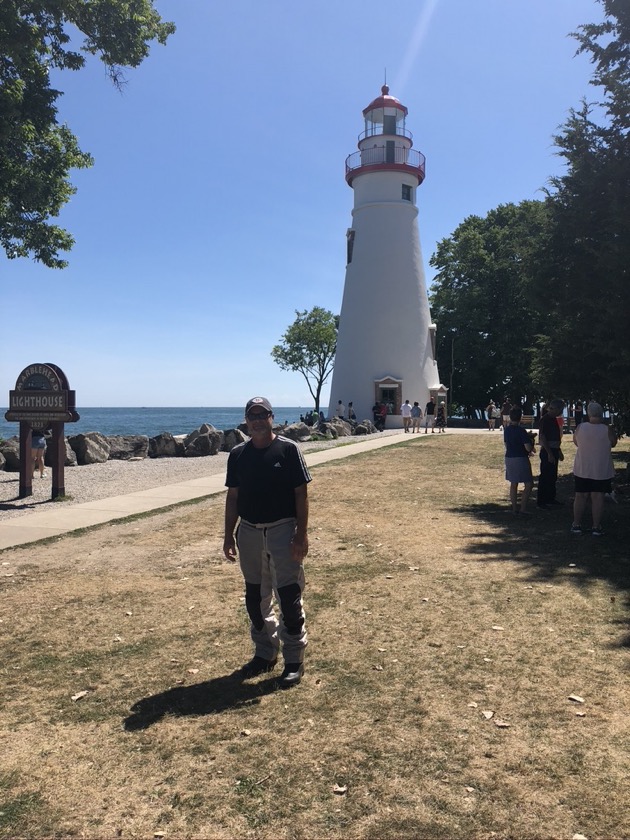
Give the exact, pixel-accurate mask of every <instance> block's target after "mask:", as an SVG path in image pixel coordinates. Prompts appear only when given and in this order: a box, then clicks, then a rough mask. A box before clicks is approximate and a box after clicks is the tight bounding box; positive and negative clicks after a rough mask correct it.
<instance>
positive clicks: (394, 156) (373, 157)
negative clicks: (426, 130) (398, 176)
mask: <svg viewBox="0 0 630 840" xmlns="http://www.w3.org/2000/svg"><path fill="white" fill-rule="evenodd" d="M383 164H395V165H398V166H401V165H402V166H407V167H409V168H410V169H415V170H417V172H418V174H419V175H420V176H421V180H424V175H425V164H426V158H425V156H424V155H423V154H422V153H421V152H418V151H416V149H405V148H402V147H397V148H394V149H392V148H391V147H390V148H389V149H388V148H386V147H382V146H380V147H377V148H374V149H362V150H361V151H359V152H354V153H353V154H351V155H348V157H347V158H346V175H347V174H348V173H349V172H352V171H353V170H355V169H359V168H360V167H362V166H382V165H383Z"/></svg>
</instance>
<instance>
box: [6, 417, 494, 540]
mask: <svg viewBox="0 0 630 840" xmlns="http://www.w3.org/2000/svg"><path fill="white" fill-rule="evenodd" d="M483 432H486V434H487V430H485V429H449V430H448V431H447V433H446V434H482V433H483ZM421 437H423V435H422V434H420V435H416V436H415V438H414V437H413V436H411V435H404V433H403V431H402V430H401V431H400V434H393V435H388V436H387V437H378V436H376V435H375V436H370V437H369V438H363V439H362V440H360V441H359V442H358V443H348V444H340V445H338V446H335V447H332V448H331V449H323V450H320V451H318V452H308V453H306V454H305V456H304V457H305V460H306V463H307V464H308V466H309V467H315V466H317V465H318V464H326V463H328V462H329V461H337V460H339V459H340V458H347V457H349V456H350V455H357V454H359V453H361V452H369V451H371V450H374V449H381V448H382V447H384V446H391V445H392V444H396V443H401V442H402V439H403V438H404V439H405V440H406V441H408V440H410V438H411V440H414V439H419V438H421ZM224 491H225V476H224V474H223V473H221V474H220V475H210V476H207V477H204V478H194V479H191V480H190V481H180V482H178V483H177V484H165V485H163V486H162V487H151V488H150V489H148V490H139V491H137V492H135V493H128V494H126V495H122V496H112V497H110V498H109V499H99V500H98V501H95V502H84V503H83V504H78V505H72V506H69V507H66V506H65V505H64V503H62V502H60V503H58V504H55V505H54V506H52V507H51V508H49V509H48V510H45V511H39V512H37V513H31V514H28V515H26V516H20V517H16V518H15V519H7V520H4V521H3V522H1V523H0V550H2V549H4V548H12V547H13V546H17V545H26V544H27V543H32V542H36V541H37V540H42V539H46V538H48V537H56V536H60V535H61V534H67V533H69V532H70V531H77V530H79V529H81V528H89V527H90V526H92V525H102V524H103V523H104V522H110V521H112V520H114V519H124V518H125V517H127V516H133V515H134V514H136V513H146V512H147V511H150V510H159V509H160V508H165V507H168V506H169V505H174V504H178V503H180V502H187V501H191V500H193V499H202V498H204V497H205V496H212V495H214V494H216V493H222V492H224Z"/></svg>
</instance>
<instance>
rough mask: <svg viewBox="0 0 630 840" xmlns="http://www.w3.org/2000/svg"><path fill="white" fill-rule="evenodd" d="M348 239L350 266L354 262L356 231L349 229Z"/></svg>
mask: <svg viewBox="0 0 630 840" xmlns="http://www.w3.org/2000/svg"><path fill="white" fill-rule="evenodd" d="M346 239H347V244H348V265H350V263H351V262H352V249H353V248H354V231H353V230H352V228H349V229H348V232H347V233H346Z"/></svg>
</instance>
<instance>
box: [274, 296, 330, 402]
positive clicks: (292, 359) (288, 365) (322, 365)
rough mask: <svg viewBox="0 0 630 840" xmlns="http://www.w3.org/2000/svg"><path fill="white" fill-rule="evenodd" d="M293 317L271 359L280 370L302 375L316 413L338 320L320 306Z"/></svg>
mask: <svg viewBox="0 0 630 840" xmlns="http://www.w3.org/2000/svg"><path fill="white" fill-rule="evenodd" d="M295 314H296V315H297V318H296V319H295V321H294V322H293V323H292V324H291V326H290V327H289V328H288V329H287V331H286V332H285V334H284V335H283V336H282V340H281V343H280V344H276V346H275V347H274V348H273V350H272V351H271V356H272V358H273V360H274V362H276V364H278V365H280V367H281V368H282V370H291V371H297V372H299V373H301V374H302V376H303V377H304V379H305V380H306V384H307V386H308V390H309V391H310V393H311V396H312V397H313V401H314V403H315V410H316V411H319V402H320V397H321V392H322V387H323V386H324V383H325V382H326V380H327V379H328V377H329V376H330V374H331V373H332V371H333V367H334V361H335V351H336V349H337V330H338V327H339V316H338V315H333V313H332V312H330V311H329V310H328V309H322V307H321V306H314V307H313V309H311V311H310V312H307V311H306V310H304V311H303V312H299V311H298V310H297V309H296V310H295Z"/></svg>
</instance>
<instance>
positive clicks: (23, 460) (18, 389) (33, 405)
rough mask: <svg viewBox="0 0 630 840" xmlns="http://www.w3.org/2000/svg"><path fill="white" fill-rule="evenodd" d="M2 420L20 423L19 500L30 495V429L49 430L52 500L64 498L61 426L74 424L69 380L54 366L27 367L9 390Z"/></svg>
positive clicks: (31, 461)
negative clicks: (7, 408) (11, 389)
mask: <svg viewBox="0 0 630 840" xmlns="http://www.w3.org/2000/svg"><path fill="white" fill-rule="evenodd" d="M4 417H5V419H6V420H8V421H9V422H10V423H11V422H18V423H19V424H20V492H19V498H20V499H24V498H26V497H27V496H32V495H33V459H32V453H31V437H32V431H33V429H37V430H38V431H41V432H44V431H46V430H48V429H52V444H51V458H52V476H53V477H52V498H53V499H56V498H57V497H58V496H65V494H66V490H65V480H64V467H65V462H66V444H65V436H64V423H76V421H77V420H79V415H78V414H77V411H76V409H75V393H74V391H71V390H70V387H69V385H68V378H67V377H66V375H65V373H64V372H63V371H62V370H61V368H59V367H57V365H53V364H50V363H49V362H46V363H44V364H34V365H29V366H28V367H27V368H24V370H23V371H22V373H21V374H20V375H19V376H18V378H17V382H16V383H15V389H14V390H13V391H9V410H8V411H7V412H6V414H5V415H4Z"/></svg>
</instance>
